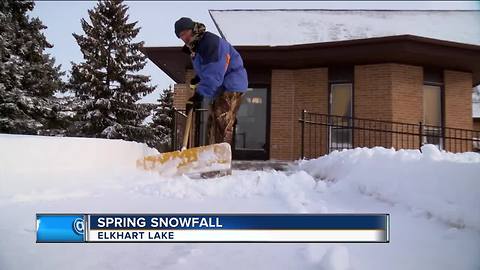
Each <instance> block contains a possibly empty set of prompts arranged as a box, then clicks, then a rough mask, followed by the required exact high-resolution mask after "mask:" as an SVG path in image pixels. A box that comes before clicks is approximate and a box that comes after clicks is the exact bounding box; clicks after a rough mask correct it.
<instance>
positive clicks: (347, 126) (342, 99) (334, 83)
mask: <svg viewBox="0 0 480 270" xmlns="http://www.w3.org/2000/svg"><path fill="white" fill-rule="evenodd" d="M329 82H330V98H329V101H330V102H329V103H330V104H329V108H330V109H329V114H330V115H331V116H330V127H329V138H330V143H329V148H330V149H329V151H333V150H341V149H344V148H352V138H353V129H352V116H353V68H351V67H344V68H331V69H329Z"/></svg>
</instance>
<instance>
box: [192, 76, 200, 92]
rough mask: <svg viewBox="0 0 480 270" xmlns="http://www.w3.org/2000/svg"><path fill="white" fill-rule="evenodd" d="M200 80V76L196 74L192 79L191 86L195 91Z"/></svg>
mask: <svg viewBox="0 0 480 270" xmlns="http://www.w3.org/2000/svg"><path fill="white" fill-rule="evenodd" d="M199 82H200V77H198V76H195V77H193V78H192V79H191V80H190V88H192V89H193V91H195V90H197V85H198V83H199Z"/></svg>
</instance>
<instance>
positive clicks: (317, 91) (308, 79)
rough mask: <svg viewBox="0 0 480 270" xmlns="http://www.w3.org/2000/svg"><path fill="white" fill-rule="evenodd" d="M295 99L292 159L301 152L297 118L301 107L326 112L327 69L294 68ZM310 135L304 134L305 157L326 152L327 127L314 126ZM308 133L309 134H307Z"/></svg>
mask: <svg viewBox="0 0 480 270" xmlns="http://www.w3.org/2000/svg"><path fill="white" fill-rule="evenodd" d="M294 74H295V75H294V76H295V78H294V81H295V99H294V108H295V112H294V113H295V115H294V118H295V119H294V120H295V121H294V126H293V127H294V128H293V130H294V148H293V159H298V158H299V157H300V154H301V125H300V123H299V122H298V119H299V118H300V116H301V111H302V110H303V109H305V110H307V111H308V112H315V113H323V114H326V113H328V69H327V68H313V69H302V70H295V72H294ZM311 134H312V136H311V138H312V139H310V136H307V134H305V136H304V143H305V145H308V146H309V147H306V148H305V151H304V154H305V157H318V156H320V155H324V154H326V152H327V140H326V138H327V127H326V126H316V127H315V128H314V129H313V130H312V133H311ZM308 135H310V134H308Z"/></svg>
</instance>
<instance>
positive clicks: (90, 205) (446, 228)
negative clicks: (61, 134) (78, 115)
mask: <svg viewBox="0 0 480 270" xmlns="http://www.w3.org/2000/svg"><path fill="white" fill-rule="evenodd" d="M422 150H423V153H420V152H419V151H414V150H411V151H393V150H389V149H383V148H375V149H356V150H349V151H343V152H334V153H332V154H330V155H329V156H326V157H322V158H319V159H317V160H313V161H306V162H301V163H300V164H298V165H292V168H291V170H289V171H287V172H277V171H234V172H233V176H230V177H224V178H219V179H211V180H198V179H195V180H193V179H189V178H188V177H177V178H161V177H159V176H158V175H157V174H155V173H147V172H142V171H138V170H136V169H135V162H134V161H135V160H136V159H137V158H139V157H141V156H143V155H144V154H147V153H154V151H153V150H151V149H148V148H147V147H145V146H144V145H141V144H136V143H128V142H122V141H112V140H99V139H96V140H95V139H65V138H47V137H31V136H11V135H0V179H1V180H0V213H1V220H0V234H1V235H2V237H1V238H0V269H2V270H3V269H65V268H69V269H87V268H89V267H91V268H92V269H192V268H195V269H479V268H480V257H479V256H478V255H479V254H480V207H479V206H480V196H479V195H480V177H479V176H480V155H479V154H473V153H466V154H457V155H454V154H446V153H440V152H438V151H437V150H435V148H433V147H431V146H426V147H424V148H423V149H422ZM37 212H126V213H135V212H138V213H145V212H153V213H161V212H170V213H173V212H189V213H194V212H224V213H232V212H233V213H248V212H265V213H272V212H273V213H280V212H282V213H283V212H291V213H332V212H348V213H351V212H353V213H360V212H380V213H384V212H386V213H390V214H391V242H390V243H389V244H161V243H157V244H133V243H132V244H105V243H103V244H36V243H35V234H34V225H35V222H34V219H35V213H37Z"/></svg>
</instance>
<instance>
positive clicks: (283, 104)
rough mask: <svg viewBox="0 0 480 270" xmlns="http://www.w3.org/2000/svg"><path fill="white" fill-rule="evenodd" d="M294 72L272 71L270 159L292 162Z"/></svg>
mask: <svg viewBox="0 0 480 270" xmlns="http://www.w3.org/2000/svg"><path fill="white" fill-rule="evenodd" d="M294 73H295V71H293V70H272V83H271V86H270V89H271V95H270V96H271V114H270V159H277V160H292V159H295V158H294V156H293V153H294V149H293V148H294V126H296V125H295V124H294V121H295V116H296V113H295V110H294V99H295V82H294V79H295V74H294Z"/></svg>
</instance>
